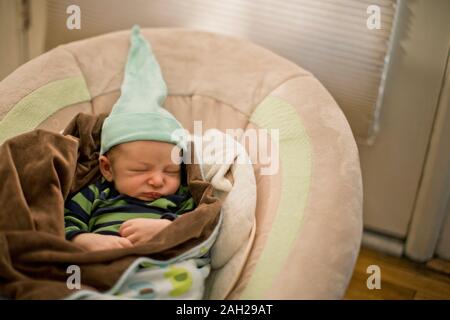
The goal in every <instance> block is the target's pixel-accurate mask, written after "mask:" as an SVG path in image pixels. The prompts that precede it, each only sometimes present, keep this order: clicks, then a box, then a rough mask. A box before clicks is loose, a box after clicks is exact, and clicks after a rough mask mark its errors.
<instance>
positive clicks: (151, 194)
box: [142, 192, 162, 199]
mask: <svg viewBox="0 0 450 320" xmlns="http://www.w3.org/2000/svg"><path fill="white" fill-rule="evenodd" d="M142 195H143V196H144V197H146V198H151V199H158V198H161V197H162V194H160V193H158V192H145V193H143V194H142Z"/></svg>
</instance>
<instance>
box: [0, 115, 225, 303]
mask: <svg viewBox="0 0 450 320" xmlns="http://www.w3.org/2000/svg"><path fill="white" fill-rule="evenodd" d="M104 118H105V115H101V116H93V115H86V114H79V115H78V116H77V117H76V118H75V119H74V120H73V121H72V122H71V123H70V124H69V126H68V127H67V129H66V130H65V132H64V134H63V135H61V134H57V133H52V132H49V131H44V130H35V131H32V132H29V133H26V134H22V135H20V136H17V137H15V138H12V139H10V140H8V141H6V142H5V143H4V144H3V145H2V146H1V147H0V181H1V184H2V185H1V189H0V205H1V210H0V295H1V296H3V297H9V298H14V299H60V298H64V297H66V296H68V295H69V294H72V293H74V291H73V290H70V289H68V288H67V286H66V280H67V277H68V276H70V274H68V273H66V271H67V267H68V266H69V265H72V264H75V265H78V266H79V267H80V269H81V283H82V285H81V289H91V290H98V291H105V290H108V289H110V287H111V286H112V285H113V284H114V283H115V282H116V281H117V280H118V279H119V277H120V275H121V274H122V273H123V272H124V271H125V270H126V269H127V267H128V266H129V265H130V264H131V263H132V262H133V261H134V260H135V259H136V258H138V257H141V256H147V257H151V258H154V259H162V260H164V259H169V258H172V257H175V256H177V255H179V254H180V253H182V252H185V251H187V250H189V249H190V248H192V247H194V246H196V245H197V244H199V243H201V242H203V241H204V240H206V239H207V238H208V237H209V235H210V234H211V233H212V231H213V230H214V227H215V226H216V224H217V223H218V221H219V214H220V208H221V204H222V203H221V201H220V200H219V199H218V198H216V197H214V196H213V187H212V186H211V185H210V184H209V183H208V182H205V181H203V180H202V179H201V174H200V170H199V167H198V165H196V164H192V165H187V166H186V170H187V179H188V185H189V189H190V192H191V194H192V196H193V198H194V201H195V203H196V204H197V207H196V209H195V210H193V211H191V212H189V213H186V214H183V215H182V216H181V217H179V218H178V219H176V220H175V221H174V222H173V223H171V224H170V225H169V226H168V227H167V228H165V229H163V230H162V231H161V232H160V233H158V234H156V235H155V236H154V238H153V239H152V240H151V241H150V242H149V243H147V244H144V245H140V246H136V247H133V248H128V249H116V250H107V251H99V252H87V251H84V250H83V249H82V248H80V247H78V246H77V245H75V244H73V243H72V242H70V241H67V240H65V234H64V200H65V199H66V198H67V196H68V195H69V194H70V193H72V192H76V191H78V190H79V189H81V188H82V187H83V186H85V185H87V184H88V183H90V182H92V181H93V180H95V179H96V178H98V177H99V169H98V164H97V159H98V150H99V144H100V132H101V126H102V123H103V120H104Z"/></svg>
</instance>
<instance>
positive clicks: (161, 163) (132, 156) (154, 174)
mask: <svg viewBox="0 0 450 320" xmlns="http://www.w3.org/2000/svg"><path fill="white" fill-rule="evenodd" d="M173 148H176V154H177V155H178V154H179V151H180V149H179V148H178V147H176V146H174V145H173V144H170V143H165V142H158V141H133V142H127V143H123V144H121V145H118V146H116V147H114V148H113V149H112V150H111V151H110V152H108V155H107V156H106V157H105V156H100V159H99V161H100V170H101V172H102V174H103V176H104V177H105V178H106V179H107V180H108V181H114V185H115V187H116V189H117V191H118V192H120V193H121V194H126V195H128V196H130V197H133V198H137V199H141V200H144V201H151V200H155V199H157V198H159V197H161V196H166V195H170V194H174V193H175V192H176V191H177V190H178V188H179V186H180V179H181V172H180V170H181V168H180V165H179V164H176V163H174V162H173V161H172V158H171V155H172V150H173Z"/></svg>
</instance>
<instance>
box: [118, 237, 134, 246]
mask: <svg viewBox="0 0 450 320" xmlns="http://www.w3.org/2000/svg"><path fill="white" fill-rule="evenodd" d="M119 243H120V245H121V246H122V248H131V247H132V246H133V244H132V243H131V241H130V240H128V239H127V238H120V240H119Z"/></svg>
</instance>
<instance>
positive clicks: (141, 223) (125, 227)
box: [119, 218, 172, 245]
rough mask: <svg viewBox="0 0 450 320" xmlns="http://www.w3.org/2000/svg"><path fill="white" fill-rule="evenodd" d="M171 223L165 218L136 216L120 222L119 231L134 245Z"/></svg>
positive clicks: (149, 237)
mask: <svg viewBox="0 0 450 320" xmlns="http://www.w3.org/2000/svg"><path fill="white" fill-rule="evenodd" d="M171 223H172V221H170V220H167V219H147V218H136V219H131V220H128V221H125V222H124V223H122V225H121V226H120V230H119V233H120V235H121V236H122V237H124V238H126V239H128V240H129V241H130V242H131V243H132V244H134V245H136V244H143V243H146V242H148V241H149V240H150V239H151V238H152V237H153V236H154V235H155V234H157V233H158V232H160V231H161V230H162V229H164V228H165V227H167V226H168V225H169V224H171Z"/></svg>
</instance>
